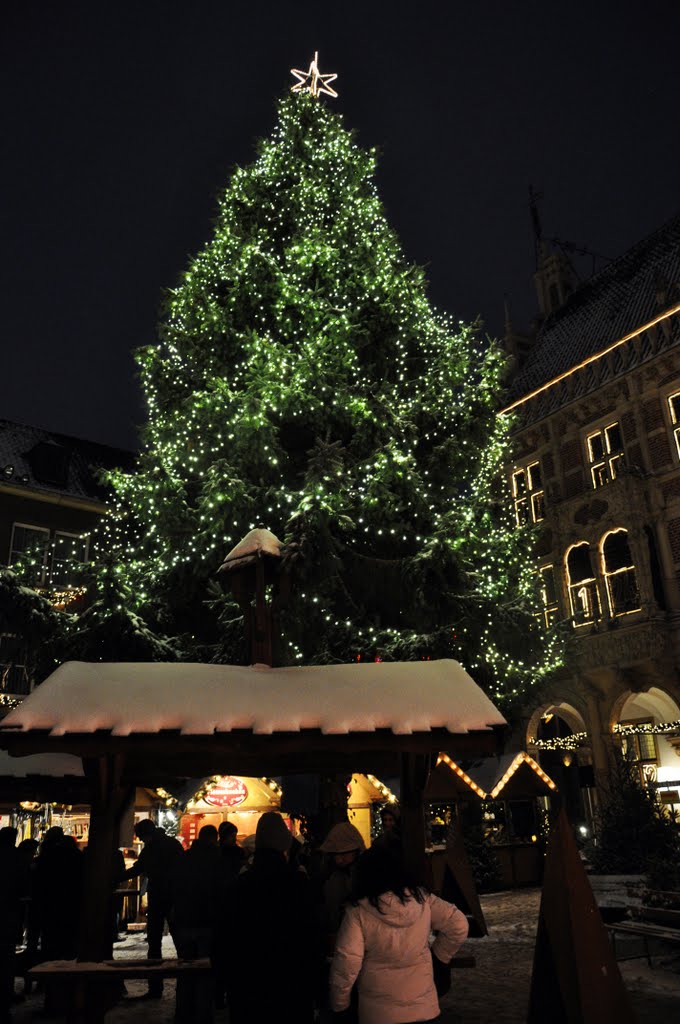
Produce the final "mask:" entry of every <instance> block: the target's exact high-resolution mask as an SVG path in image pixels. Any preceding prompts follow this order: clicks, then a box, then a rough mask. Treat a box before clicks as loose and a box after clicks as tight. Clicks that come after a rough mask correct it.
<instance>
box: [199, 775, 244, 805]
mask: <svg viewBox="0 0 680 1024" xmlns="http://www.w3.org/2000/svg"><path fill="white" fill-rule="evenodd" d="M247 799H248V790H247V788H246V785H245V783H244V781H243V779H238V778H236V776H235V775H224V776H223V777H222V779H221V781H220V782H217V783H215V785H214V786H213V787H212V789H211V790H210V791H209V792H208V793H206V794H205V797H204V800H205V802H206V803H207V804H211V805H212V806H213V807H238V806H239V804H242V803H243V802H244V801H245V800H247Z"/></svg>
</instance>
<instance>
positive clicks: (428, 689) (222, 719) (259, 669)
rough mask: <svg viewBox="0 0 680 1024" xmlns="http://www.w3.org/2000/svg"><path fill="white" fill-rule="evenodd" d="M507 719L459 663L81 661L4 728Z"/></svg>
mask: <svg viewBox="0 0 680 1024" xmlns="http://www.w3.org/2000/svg"><path fill="white" fill-rule="evenodd" d="M503 724H505V719H504V718H503V716H502V715H501V714H500V712H499V711H498V710H497V709H496V708H495V707H494V705H493V704H492V703H491V701H490V700H489V698H488V697H487V696H486V694H485V693H484V692H483V691H482V690H481V689H480V688H479V687H478V686H477V684H476V683H475V682H474V681H473V680H472V679H471V678H470V676H469V675H468V674H467V672H466V671H465V670H464V669H463V668H462V666H461V665H459V664H458V662H457V661H450V660H441V661H416V662H381V663H379V664H376V663H374V662H369V663H366V664H351V665H315V666H305V667H298V666H294V667H292V668H269V667H268V666H266V665H262V666H261V665H255V666H250V667H244V666H241V665H203V664H182V663H171V664H164V663H159V662H155V663H138V662H98V663H89V662H78V661H71V662H67V663H66V664H65V665H62V666H61V667H60V668H58V669H57V670H56V672H53V673H52V675H51V676H49V678H48V679H46V680H45V682H44V683H42V684H41V685H40V686H39V687H37V688H36V689H35V690H34V691H33V692H32V693H31V694H30V695H29V696H28V697H27V698H26V700H24V701H23V703H22V704H21V705H19V707H18V708H15V709H14V710H13V711H11V712H10V713H9V715H7V717H6V718H4V719H3V720H2V722H0V744H2V734H3V733H5V732H7V731H10V730H11V731H12V733H16V732H17V731H20V732H27V731H31V730H36V729H38V730H45V731H46V732H48V733H49V734H50V735H52V736H63V735H66V734H71V733H76V734H78V735H83V734H87V733H93V732H99V731H101V730H106V731H110V732H111V734H112V735H113V736H131V735H133V734H135V733H143V734H149V733H158V732H162V731H164V730H176V731H177V732H178V733H179V734H180V735H183V736H206V735H213V734H214V733H228V732H232V731H234V730H249V731H252V732H253V733H254V734H256V735H271V734H272V733H277V732H286V733H291V732H293V733H295V732H300V731H301V730H303V729H318V730H319V731H320V732H321V734H323V735H345V734H347V733H351V732H375V731H376V730H389V731H390V732H392V733H394V734H395V735H411V734H413V733H416V732H430V731H431V730H432V729H433V728H443V729H446V730H447V731H448V732H451V733H454V734H457V733H467V732H470V731H475V730H486V729H489V728H491V727H492V726H495V725H503Z"/></svg>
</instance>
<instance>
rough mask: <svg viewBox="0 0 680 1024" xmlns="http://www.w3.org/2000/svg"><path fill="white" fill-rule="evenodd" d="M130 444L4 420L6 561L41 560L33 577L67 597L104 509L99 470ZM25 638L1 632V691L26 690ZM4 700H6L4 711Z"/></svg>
mask: <svg viewBox="0 0 680 1024" xmlns="http://www.w3.org/2000/svg"><path fill="white" fill-rule="evenodd" d="M132 459H133V456H132V454H131V453H130V452H126V451H121V450H119V449H117V448H110V447H108V446H107V445H101V444H95V443H94V442H91V441H83V440H80V439H77V438H73V437H66V436H64V435H63V434H54V433H50V432H49V431H46V430H40V429H39V428H37V427H30V426H24V425H22V424H18V423H11V422H9V421H8V420H0V565H3V566H12V565H14V564H16V562H17V561H20V560H21V558H22V556H24V557H26V556H28V557H30V559H31V561H33V562H35V563H36V564H35V568H34V570H33V571H32V575H31V580H30V582H31V583H32V584H33V585H34V586H35V587H36V588H37V589H45V590H46V591H50V592H56V594H57V600H61V603H63V604H66V603H68V600H69V597H70V596H71V595H72V593H73V591H74V584H75V580H76V575H75V570H76V569H77V567H78V565H79V564H81V563H83V562H86V561H87V559H88V553H89V533H90V531H91V530H92V529H93V527H94V526H95V525H96V524H97V522H98V521H99V520H100V519H101V517H102V516H103V515H104V514H105V512H106V491H105V489H104V487H103V486H102V485H101V483H100V482H99V480H98V478H97V476H98V471H99V470H100V469H102V468H113V467H114V466H121V467H126V466H130V465H131V464H132ZM24 662H25V658H24V657H23V651H22V645H21V638H20V637H17V636H14V635H11V634H8V633H2V632H0V698H2V697H5V698H12V697H15V696H22V695H24V694H26V693H28V692H29V691H30V689H31V686H32V680H31V679H30V678H29V676H28V673H27V671H26V668H25V664H24ZM1 712H2V701H0V713H1Z"/></svg>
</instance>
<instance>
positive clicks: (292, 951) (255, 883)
mask: <svg viewBox="0 0 680 1024" xmlns="http://www.w3.org/2000/svg"><path fill="white" fill-rule="evenodd" d="M292 839H293V837H292V835H291V833H290V831H289V829H288V828H287V826H286V823H285V822H284V820H283V818H282V817H281V815H280V814H278V813H277V812H276V811H267V813H265V814H263V815H262V817H261V818H260V820H259V822H258V824H257V830H256V832H255V853H254V855H253V863H252V867H251V868H250V869H249V870H248V871H244V872H242V873H241V874H240V875H239V876H238V878H237V879H236V881H235V882H234V883H233V885H232V886H231V887H230V889H229V892H228V893H227V900H226V903H225V918H227V919H226V920H225V922H224V924H225V928H224V930H223V933H222V934H223V938H224V941H225V943H226V953H227V956H226V962H227V964H228V978H227V995H228V1000H229V1021H230V1024H252V1022H253V1021H269V1020H272V1021H276V1024H293V1022H295V1024H312V1021H313V1020H314V996H315V990H316V984H317V979H318V972H319V966H320V964H319V947H320V942H319V929H318V922H317V918H316V913H315V905H314V900H313V898H312V892H311V887H310V884H309V879H308V878H307V877H306V875H305V874H304V873H303V872H301V871H296V870H292V869H291V867H290V865H289V863H288V857H289V852H290V848H291V843H292ZM254 957H255V958H257V961H258V962H260V963H264V964H266V965H267V984H266V985H259V986H255V987H254V988H252V987H251V986H247V985H244V984H243V979H244V978H246V977H248V976H249V974H250V973H252V964H253V958H254ZM286 992H287V993H294V997H293V998H291V999H290V1001H288V1000H286V998H285V997H282V993H286Z"/></svg>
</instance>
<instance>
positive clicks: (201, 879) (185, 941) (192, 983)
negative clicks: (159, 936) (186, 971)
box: [170, 825, 224, 1024]
mask: <svg viewBox="0 0 680 1024" xmlns="http://www.w3.org/2000/svg"><path fill="white" fill-rule="evenodd" d="M223 885H224V877H223V864H222V855H221V853H220V848H219V846H218V842H217V829H216V828H215V826H214V825H204V826H203V828H202V829H201V830H200V832H199V833H198V838H197V839H195V840H194V842H193V843H192V844H191V847H190V848H189V849H188V850H187V851H186V852H185V853H183V854H182V855H181V856H180V857H178V858H177V859H176V860H175V862H174V864H173V866H172V869H171V872H170V903H171V906H172V909H171V915H172V921H173V939H174V942H175V946H176V947H177V955H178V956H179V957H180V959H182V960H194V959H197V958H199V957H209V956H212V953H213V948H214V942H215V926H216V924H217V917H218V907H219V905H220V896H221V890H222V888H223ZM212 1019H213V979H212V977H210V976H208V977H207V978H206V977H194V976H191V975H181V974H180V976H179V978H178V979H177V1006H176V1011H175V1020H176V1021H178V1022H186V1024H210V1022H211V1021H212Z"/></svg>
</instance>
